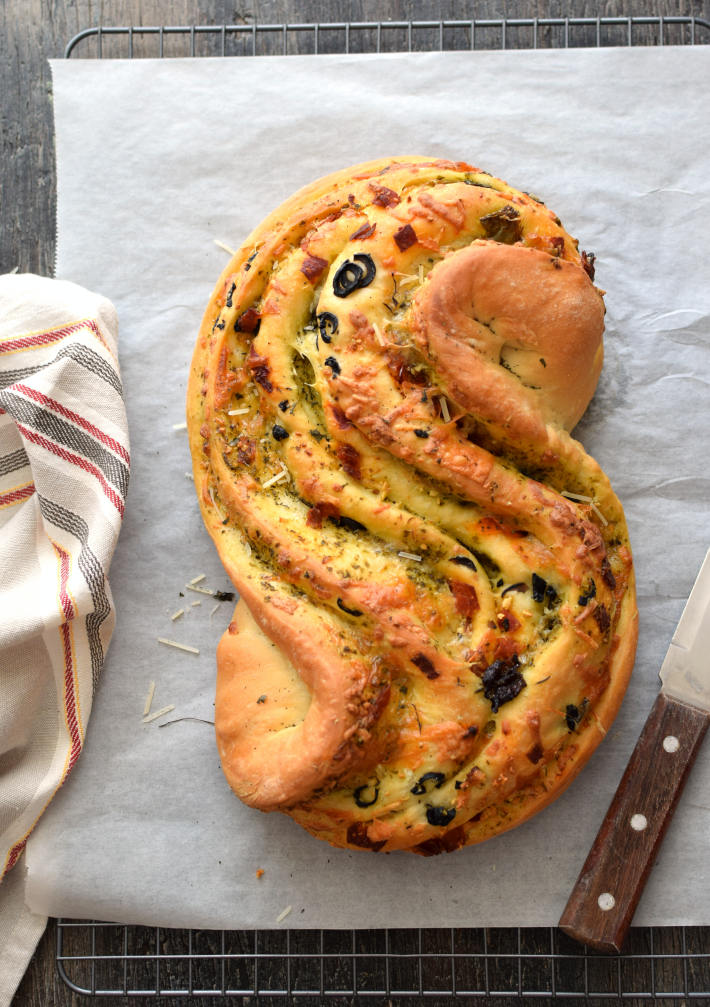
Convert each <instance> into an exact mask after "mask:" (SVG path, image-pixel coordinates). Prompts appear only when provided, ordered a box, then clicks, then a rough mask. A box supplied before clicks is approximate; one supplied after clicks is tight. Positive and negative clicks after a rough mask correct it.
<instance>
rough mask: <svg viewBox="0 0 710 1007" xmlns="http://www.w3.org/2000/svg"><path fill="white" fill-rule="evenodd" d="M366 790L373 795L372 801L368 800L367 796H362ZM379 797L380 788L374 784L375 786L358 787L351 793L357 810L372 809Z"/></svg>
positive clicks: (370, 784)
mask: <svg viewBox="0 0 710 1007" xmlns="http://www.w3.org/2000/svg"><path fill="white" fill-rule="evenodd" d="M368 790H369V791H372V792H373V793H374V797H373V798H372V800H368V799H367V796H363V794H365V792H366V791H368ZM379 796H380V788H379V787H378V786H377V784H376V783H375V784H372V783H364V784H363V785H362V786H361V787H358V788H357V789H356V790H354V791H353V799H354V801H355V803H356V804H357V806H358V808H370V807H372V805H373V804H375V803H376V802H377V799H378V797H379Z"/></svg>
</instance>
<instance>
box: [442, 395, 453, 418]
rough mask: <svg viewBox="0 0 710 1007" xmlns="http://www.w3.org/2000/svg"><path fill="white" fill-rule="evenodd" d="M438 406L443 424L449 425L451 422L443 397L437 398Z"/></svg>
mask: <svg viewBox="0 0 710 1007" xmlns="http://www.w3.org/2000/svg"><path fill="white" fill-rule="evenodd" d="M439 405H440V406H441V417H442V419H443V421H444V423H449V422H450V420H451V413H450V412H449V404H448V402H447V401H446V399H445V398H444V396H443V395H442V396H440V397H439Z"/></svg>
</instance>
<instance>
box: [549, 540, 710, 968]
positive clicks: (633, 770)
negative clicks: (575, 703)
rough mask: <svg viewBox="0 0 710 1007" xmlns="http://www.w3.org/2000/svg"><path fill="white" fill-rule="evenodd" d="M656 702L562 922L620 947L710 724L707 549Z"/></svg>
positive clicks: (599, 945) (602, 945) (583, 937)
mask: <svg viewBox="0 0 710 1007" xmlns="http://www.w3.org/2000/svg"><path fill="white" fill-rule="evenodd" d="M660 678H661V682H662V687H661V691H660V692H659V694H658V697H657V699H656V701H655V703H654V705H653V708H652V710H651V713H650V714H649V717H648V720H647V721H646V723H645V725H644V727H643V730H642V731H641V735H640V736H639V740H638V742H637V744H636V747H635V748H634V751H633V753H632V755H631V758H630V760H629V763H628V766H627V767H626V771H625V773H624V775H623V777H622V779H621V782H620V784H619V786H618V788H617V791H616V794H615V795H614V797H613V799H612V802H611V804H610V805H609V809H608V811H607V813H606V816H605V818H604V821H603V822H602V825H601V828H600V829H599V832H598V833H597V836H596V839H595V840H594V843H593V844H592V848H591V850H590V852H589V856H588V857H587V859H586V861H585V863H584V866H583V867H582V870H581V871H580V874H579V877H578V878H577V881H576V883H575V886H574V888H573V889H572V893H571V895H570V897H569V900H568V902H567V905H566V906H565V909H564V911H563V913H562V916H561V917H560V922H559V926H560V929H561V930H562V931H563V932H564V933H566V934H568V935H569V936H570V937H573V938H574V939H575V940H577V941H580V942H581V943H583V944H588V945H589V946H590V947H593V948H596V949H597V950H600V951H609V952H614V951H617V952H618V951H620V950H621V947H622V944H623V942H624V938H625V936H626V933H627V931H628V928H629V926H630V925H631V920H632V918H633V915H634V912H635V910H636V906H637V905H638V901H639V899H640V897H641V893H642V892H643V889H644V886H645V884H646V880H647V878H648V875H649V873H650V871H651V867H652V866H653V863H654V861H655V859H656V854H657V852H658V850H659V848H660V845H661V842H662V840H663V837H664V835H665V832H666V829H667V828H668V826H669V824H670V821H671V818H672V817H673V812H674V811H675V808H676V805H677V803H678V799H679V798H680V795H681V793H682V790H683V787H684V786H685V782H686V780H687V778H688V775H689V773H690V770H691V768H692V765H693V763H694V761H695V757H696V755H697V753H698V751H699V749H700V745H701V743H702V740H703V737H704V735H705V732H706V730H707V728H708V724H709V723H710V550H708V552H707V554H706V556H705V560H704V561H703V564H702V566H701V568H700V573H699V574H698V576H697V579H696V581H695V584H694V585H693V589H692V591H691V593H690V597H689V598H688V601H687V603H686V605H685V608H684V610H683V614H682V615H681V617H680V621H679V622H678V625H677V627H676V630H675V632H674V634H673V638H672V640H671V643H670V646H669V648H668V652H667V653H666V656H665V659H664V661H663V664H662V666H661V671H660Z"/></svg>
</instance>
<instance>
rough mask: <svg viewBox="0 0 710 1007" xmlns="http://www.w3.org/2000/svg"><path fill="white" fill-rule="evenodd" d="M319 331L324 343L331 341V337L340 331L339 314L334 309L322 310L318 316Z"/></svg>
mask: <svg viewBox="0 0 710 1007" xmlns="http://www.w3.org/2000/svg"><path fill="white" fill-rule="evenodd" d="M316 321H317V322H318V332H319V334H320V337H321V339H322V340H323V342H324V343H329V342H330V340H331V337H332V336H334V335H335V333H336V332H337V331H338V316H337V315H334V314H333V312H332V311H321V313H320V314H319V315H318V316H317V317H316Z"/></svg>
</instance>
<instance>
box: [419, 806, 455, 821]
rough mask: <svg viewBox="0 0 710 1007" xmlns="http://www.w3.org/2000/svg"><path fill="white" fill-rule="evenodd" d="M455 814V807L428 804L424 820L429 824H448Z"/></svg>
mask: <svg viewBox="0 0 710 1007" xmlns="http://www.w3.org/2000/svg"><path fill="white" fill-rule="evenodd" d="M455 816H456V808H438V807H436V806H434V805H430V806H429V807H428V808H427V809H426V820H427V822H429V824H430V825H441V826H444V825H448V824H449V822H452V821H453V820H454V818H455Z"/></svg>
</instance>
